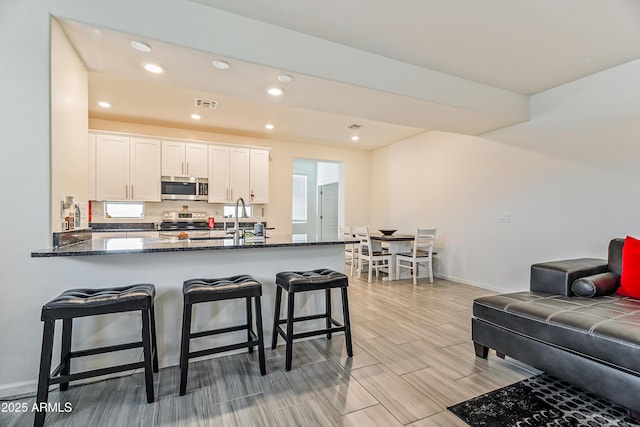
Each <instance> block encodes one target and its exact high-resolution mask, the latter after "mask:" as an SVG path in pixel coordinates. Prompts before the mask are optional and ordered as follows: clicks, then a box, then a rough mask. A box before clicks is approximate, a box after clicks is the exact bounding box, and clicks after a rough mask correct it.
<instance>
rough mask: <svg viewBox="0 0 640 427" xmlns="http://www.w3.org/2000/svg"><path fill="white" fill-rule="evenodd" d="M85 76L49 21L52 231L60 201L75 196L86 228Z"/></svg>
mask: <svg viewBox="0 0 640 427" xmlns="http://www.w3.org/2000/svg"><path fill="white" fill-rule="evenodd" d="M88 97H89V87H88V76H87V71H86V70H85V67H84V64H83V63H82V61H81V60H80V58H78V55H77V54H76V52H75V50H74V49H73V47H72V46H71V44H70V43H69V40H67V38H66V36H65V35H64V33H63V31H62V29H61V28H60V25H58V23H57V22H56V21H55V20H52V21H51V142H52V143H51V169H52V171H53V173H52V175H51V204H52V206H51V229H52V230H53V231H61V230H62V227H61V220H62V219H63V218H61V214H60V212H61V206H60V204H61V201H62V200H64V198H65V196H74V200H75V203H76V204H79V206H80V208H81V210H82V213H83V216H84V218H82V220H83V221H82V223H81V226H86V220H87V216H86V212H87V201H88V200H89V168H88V164H89V163H88V162H89V144H87V129H88V121H89V118H88V116H87V111H88V107H87V105H88Z"/></svg>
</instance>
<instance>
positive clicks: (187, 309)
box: [180, 304, 192, 396]
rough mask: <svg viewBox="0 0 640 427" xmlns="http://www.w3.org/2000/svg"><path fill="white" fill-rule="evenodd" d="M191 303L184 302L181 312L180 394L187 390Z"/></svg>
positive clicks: (182, 394)
mask: <svg viewBox="0 0 640 427" xmlns="http://www.w3.org/2000/svg"><path fill="white" fill-rule="evenodd" d="M191 310H192V305H191V304H185V305H184V309H183V312H182V340H181V342H180V396H184V395H185V393H186V392H187V371H188V369H189V340H190V339H191V338H190V335H191Z"/></svg>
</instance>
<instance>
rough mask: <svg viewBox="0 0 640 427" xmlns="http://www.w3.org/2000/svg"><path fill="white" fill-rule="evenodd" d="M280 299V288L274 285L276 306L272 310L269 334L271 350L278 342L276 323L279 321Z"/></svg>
mask: <svg viewBox="0 0 640 427" xmlns="http://www.w3.org/2000/svg"><path fill="white" fill-rule="evenodd" d="M281 300H282V288H281V287H280V286H276V307H275V309H274V312H273V332H272V334H271V350H274V349H275V348H276V345H277V344H278V325H279V322H280V303H281Z"/></svg>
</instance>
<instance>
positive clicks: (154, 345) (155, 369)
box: [149, 305, 159, 372]
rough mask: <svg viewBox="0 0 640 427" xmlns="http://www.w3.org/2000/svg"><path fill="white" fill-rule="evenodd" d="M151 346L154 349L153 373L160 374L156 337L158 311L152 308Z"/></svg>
mask: <svg viewBox="0 0 640 427" xmlns="http://www.w3.org/2000/svg"><path fill="white" fill-rule="evenodd" d="M149 311H150V312H151V346H152V348H153V372H158V371H159V369H158V340H157V337H156V310H155V308H154V307H153V305H152V306H151V309H150V310H149Z"/></svg>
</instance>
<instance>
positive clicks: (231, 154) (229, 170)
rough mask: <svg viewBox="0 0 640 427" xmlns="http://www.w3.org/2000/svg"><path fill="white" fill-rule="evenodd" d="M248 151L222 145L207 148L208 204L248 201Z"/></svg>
mask: <svg viewBox="0 0 640 427" xmlns="http://www.w3.org/2000/svg"><path fill="white" fill-rule="evenodd" d="M250 190H251V188H250V185H249V149H248V148H240V147H233V146H224V145H211V146H210V147H209V202H210V203H235V201H236V200H238V198H240V197H242V198H243V199H244V201H245V202H246V203H251V201H250V200H249V197H250V193H251V191H250Z"/></svg>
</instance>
